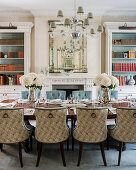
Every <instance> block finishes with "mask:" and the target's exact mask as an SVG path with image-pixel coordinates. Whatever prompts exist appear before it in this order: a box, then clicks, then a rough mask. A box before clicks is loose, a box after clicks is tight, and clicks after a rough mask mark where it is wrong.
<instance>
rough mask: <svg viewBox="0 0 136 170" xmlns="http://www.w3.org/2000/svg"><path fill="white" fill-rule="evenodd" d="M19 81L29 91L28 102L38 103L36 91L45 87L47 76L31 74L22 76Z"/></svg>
mask: <svg viewBox="0 0 136 170" xmlns="http://www.w3.org/2000/svg"><path fill="white" fill-rule="evenodd" d="M19 80H20V83H21V85H23V86H25V87H26V88H27V89H29V95H28V100H29V101H36V95H35V90H36V89H39V90H41V89H42V86H43V85H44V81H45V75H43V74H36V73H29V74H27V75H23V76H21V77H20V79H19Z"/></svg>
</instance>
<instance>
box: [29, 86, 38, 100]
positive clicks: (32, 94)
mask: <svg viewBox="0 0 136 170" xmlns="http://www.w3.org/2000/svg"><path fill="white" fill-rule="evenodd" d="M28 100H29V101H31V102H32V101H36V96H35V88H34V87H30V88H29V95H28Z"/></svg>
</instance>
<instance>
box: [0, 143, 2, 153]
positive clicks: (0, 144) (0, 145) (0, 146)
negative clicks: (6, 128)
mask: <svg viewBox="0 0 136 170" xmlns="http://www.w3.org/2000/svg"><path fill="white" fill-rule="evenodd" d="M0 150H1V152H2V151H3V144H2V143H0Z"/></svg>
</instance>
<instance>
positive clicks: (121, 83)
mask: <svg viewBox="0 0 136 170" xmlns="http://www.w3.org/2000/svg"><path fill="white" fill-rule="evenodd" d="M119 79H120V81H119V82H120V85H121V86H122V79H121V76H120V78H119Z"/></svg>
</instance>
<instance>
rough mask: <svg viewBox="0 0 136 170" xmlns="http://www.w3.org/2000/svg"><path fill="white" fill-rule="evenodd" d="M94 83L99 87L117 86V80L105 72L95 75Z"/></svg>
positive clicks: (111, 87) (112, 87)
mask: <svg viewBox="0 0 136 170" xmlns="http://www.w3.org/2000/svg"><path fill="white" fill-rule="evenodd" d="M93 83H94V85H96V86H101V88H109V89H115V88H116V87H118V86H119V80H118V79H117V78H116V77H114V76H109V75H107V74H106V73H103V74H100V75H97V76H96V77H95V78H94V80H93Z"/></svg>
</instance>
